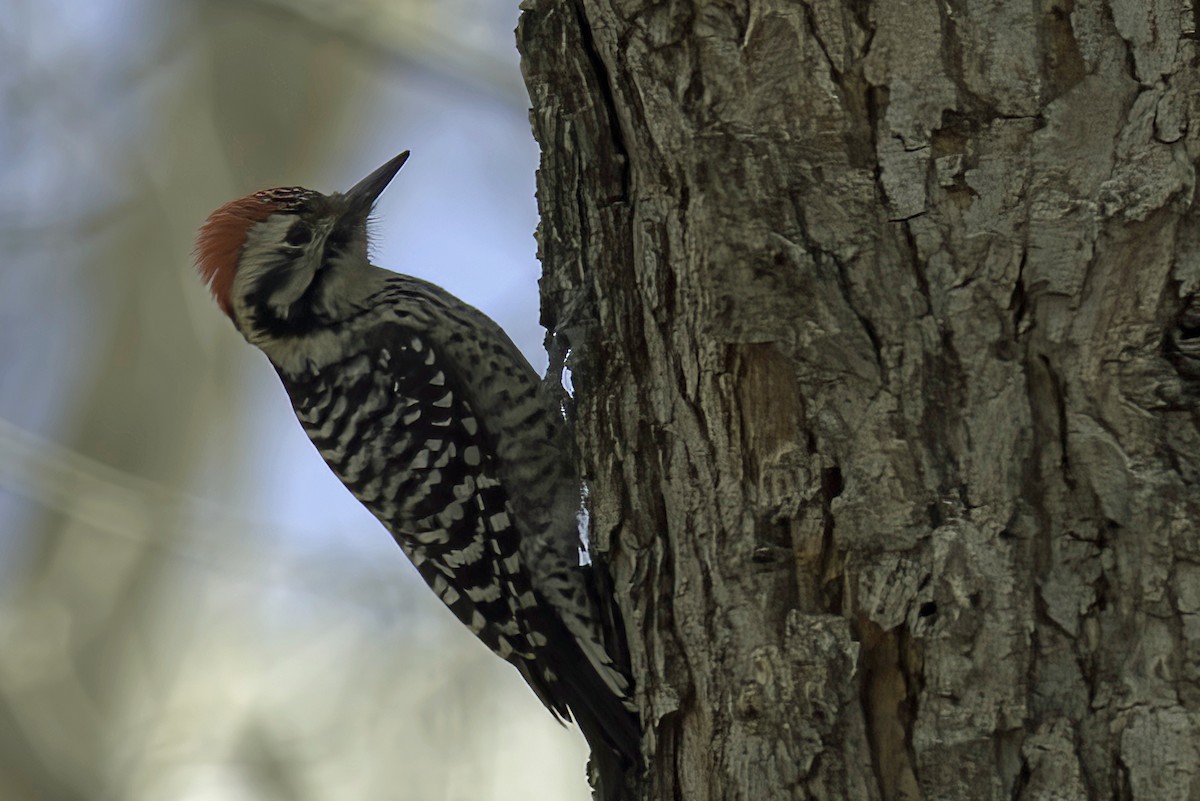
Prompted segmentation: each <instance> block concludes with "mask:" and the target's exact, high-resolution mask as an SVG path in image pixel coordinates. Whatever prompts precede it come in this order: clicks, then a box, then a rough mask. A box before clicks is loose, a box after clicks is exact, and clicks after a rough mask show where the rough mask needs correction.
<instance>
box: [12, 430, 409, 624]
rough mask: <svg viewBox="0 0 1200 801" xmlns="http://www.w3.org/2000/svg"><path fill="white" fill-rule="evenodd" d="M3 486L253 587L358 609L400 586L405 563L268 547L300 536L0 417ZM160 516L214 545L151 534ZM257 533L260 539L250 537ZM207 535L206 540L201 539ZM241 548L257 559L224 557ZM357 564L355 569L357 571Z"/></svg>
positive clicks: (65, 514)
mask: <svg viewBox="0 0 1200 801" xmlns="http://www.w3.org/2000/svg"><path fill="white" fill-rule="evenodd" d="M0 489H7V490H10V491H12V492H15V493H17V494H19V495H21V496H23V497H26V498H29V499H30V500H32V501H34V502H36V503H38V504H40V505H42V506H44V507H46V508H47V509H51V510H53V511H55V512H57V513H58V514H60V515H62V516H63V517H64V518H66V519H69V520H76V521H79V522H80V523H83V524H85V525H86V526H87V527H88V528H90V529H92V530H97V531H100V532H103V533H104V534H105V535H107V536H112V537H118V538H120V539H123V540H127V541H130V542H133V543H136V544H138V545H142V546H144V547H147V548H155V549H157V550H159V551H161V552H163V553H166V554H169V555H170V556H171V557H172V558H175V559H178V560H180V561H186V562H189V563H192V564H194V565H197V566H199V567H202V568H205V569H208V570H212V571H216V572H219V573H221V574H224V575H226V576H233V577H237V578H240V579H243V580H245V581H247V582H248V583H252V584H255V585H257V586H266V585H268V584H287V585H289V586H299V587H303V588H304V590H305V591H306V592H310V593H313V594H316V595H319V596H322V597H326V598H336V599H339V600H341V601H344V602H346V603H348V604H352V605H354V606H357V607H362V608H378V607H379V606H380V605H381V601H383V600H386V599H387V597H388V593H387V590H389V588H390V590H391V591H392V592H397V591H400V590H399V589H398V585H404V588H405V589H408V588H409V585H411V586H412V587H414V588H416V589H417V590H418V591H419V590H420V587H419V586H418V585H417V584H416V582H411V581H404V579H403V578H402V576H403V575H404V571H403V569H402V562H401V560H400V559H399V558H397V560H396V562H395V563H390V562H389V563H379V562H369V563H364V564H361V565H352V564H350V563H347V564H341V565H339V566H338V569H337V570H330V568H329V564H328V557H327V555H321V554H318V555H312V556H308V555H305V554H303V553H300V554H297V553H296V552H295V551H292V550H289V549H287V548H284V547H277V546H274V547H273V546H272V544H271V543H272V542H279V541H284V540H287V539H292V540H295V539H299V538H301V537H302V535H299V534H298V533H297V532H295V531H285V530H283V529H280V528H279V527H278V526H273V525H272V524H270V523H268V522H265V521H262V520H256V519H253V518H251V517H248V516H240V515H237V514H231V513H230V512H228V511H227V510H225V509H223V508H221V507H219V506H218V505H217V504H215V503H213V502H211V501H207V500H205V499H204V498H200V497H197V496H195V495H190V494H188V493H185V492H180V491H179V490H175V489H172V488H170V487H168V486H166V485H164V484H161V483H159V482H156V481H152V480H150V479H147V478H144V477H141V476H137V475H133V474H131V473H127V472H125V471H123V470H118V469H116V468H114V467H111V466H109V465H106V464H103V463H101V462H99V461H97V460H95V459H91V458H89V457H87V456H84V455H82V454H80V453H77V452H75V451H73V450H71V449H69V448H65V447H63V446H61V445H58V444H55V443H53V442H50V441H48V440H45V439H42V438H41V437H38V436H36V435H35V434H32V433H30V432H28V431H25V430H23V429H21V428H19V427H17V426H15V425H13V424H12V423H11V422H9V421H8V420H5V419H3V418H0ZM164 514H167V515H170V516H173V517H174V518H175V519H178V520H180V521H181V522H182V523H183V524H184V525H185V526H186V528H187V529H188V530H189V531H190V532H192V533H191V534H190V535H189V542H192V543H197V544H199V543H202V542H204V540H205V539H209V540H211V543H212V545H213V548H212V549H211V550H209V549H191V548H181V547H179V546H178V545H177V544H173V543H172V541H164V540H163V539H162V538H160V537H158V536H156V535H155V534H154V533H153V532H151V531H150V530H149V529H150V521H153V520H156V519H162V516H163V515H164ZM247 532H257V534H258V536H247ZM206 535H207V536H206ZM229 535H236V540H237V541H238V542H240V543H242V544H243V545H246V544H248V543H253V547H254V549H255V551H256V555H255V558H251V559H248V558H246V552H245V550H240V551H239V552H238V553H236V554H231V553H230V552H229V548H228V544H229V542H230V541H231V539H232V538H231V536H229ZM355 567H359V568H360V569H359V570H356V569H354V568H355Z"/></svg>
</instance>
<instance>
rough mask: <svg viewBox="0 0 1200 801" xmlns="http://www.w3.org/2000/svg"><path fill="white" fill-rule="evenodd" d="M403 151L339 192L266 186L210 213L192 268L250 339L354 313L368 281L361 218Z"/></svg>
mask: <svg viewBox="0 0 1200 801" xmlns="http://www.w3.org/2000/svg"><path fill="white" fill-rule="evenodd" d="M407 159H408V151H407V150H406V151H404V152H403V153H401V154H400V155H399V156H396V157H395V158H394V159H392V160H391V161H389V162H388V163H387V164H384V165H383V166H382V167H380V168H379V169H377V170H375V172H373V173H371V174H370V175H368V176H367V177H366V178H364V179H363V180H361V181H359V182H358V183H357V184H355V185H354V188H352V189H351V190H350V191H348V192H346V193H344V194H343V193H334V194H331V195H322V194H321V193H320V192H314V191H312V190H310V189H303V188H300V187H286V188H281V189H266V190H263V191H261V192H255V193H254V194H252V195H247V196H246V197H244V198H241V199H239V200H234V201H232V202H229V203H226V204H225V205H224V206H222V207H221V208H219V209H217V210H216V211H214V212H213V213H212V214H210V215H209V217H208V220H207V221H206V222H205V223H204V226H203V227H202V228H201V229H200V233H199V235H198V236H197V237H196V251H195V255H196V267H197V269H198V270H199V271H200V275H201V276H202V277H203V278H204V280H205V282H206V283H208V285H209V287H210V288H211V290H212V293H213V297H214V298H216V300H217V303H218V304H219V305H220V307H221V310H222V311H224V312H225V313H226V314H227V315H229V318H230V319H231V320H233V324H234V325H235V326H237V328H238V330H239V331H241V332H242V334H243V335H244V336H245V337H246V338H247V339H248V340H250V341H251V342H253V343H255V344H260V345H261V344H263V342H265V341H267V340H277V339H281V338H285V337H288V336H294V335H302V334H305V333H308V332H309V331H311V330H314V329H316V328H319V327H321V326H326V325H329V324H330V323H333V322H337V321H338V320H341V319H344V318H345V317H346V316H348V315H349V314H351V313H353V312H354V310H355V308H356V304H357V302H358V301H361V300H363V299H364V296H365V295H366V294H368V293H369V291H370V289H371V288H372V286H373V284H372V280H371V279H372V273H373V268H371V267H370V265H369V262H368V260H367V219H368V217H369V216H370V214H371V209H372V208H373V207H374V205H375V200H376V199H377V198H378V197H379V195H380V194H382V193H383V190H384V188H386V187H387V185H388V184H389V183H390V182H391V180H392V178H394V177H395V175H396V173H397V172H399V171H400V168H401V167H402V166H404V162H405V161H406V160H407Z"/></svg>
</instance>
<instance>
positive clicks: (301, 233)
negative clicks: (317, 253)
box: [283, 220, 312, 245]
mask: <svg viewBox="0 0 1200 801" xmlns="http://www.w3.org/2000/svg"><path fill="white" fill-rule="evenodd" d="M283 241H284V242H287V243H288V244H289V245H307V244H308V243H309V242H311V241H312V229H311V228H309V227H308V223H306V222H304V220H296V221H295V222H294V223H292V227H291V228H289V229H288V232H287V236H285V237H284V238H283Z"/></svg>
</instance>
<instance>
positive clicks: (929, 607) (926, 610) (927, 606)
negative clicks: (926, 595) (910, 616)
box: [917, 601, 938, 617]
mask: <svg viewBox="0 0 1200 801" xmlns="http://www.w3.org/2000/svg"><path fill="white" fill-rule="evenodd" d="M937 611H938V610H937V604H936V603H934V602H933V601H926V602H925V603H923V604H921V608H920V609H918V610H917V617H933V616H934V615H936V614H937Z"/></svg>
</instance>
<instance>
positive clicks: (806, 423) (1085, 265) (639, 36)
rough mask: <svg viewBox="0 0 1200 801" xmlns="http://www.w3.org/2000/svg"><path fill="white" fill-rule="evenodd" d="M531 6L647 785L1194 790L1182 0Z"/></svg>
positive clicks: (888, 800) (1191, 413)
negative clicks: (641, 728) (643, 733)
mask: <svg viewBox="0 0 1200 801" xmlns="http://www.w3.org/2000/svg"><path fill="white" fill-rule="evenodd" d="M524 8H525V12H524V14H523V17H522V20H521V25H520V27H519V29H518V40H519V44H520V48H521V50H522V53H523V58H524V69H525V74H526V81H527V84H528V87H529V90H530V95H531V98H532V103H533V112H532V121H533V128H534V132H535V134H536V136H537V138H538V140H539V141H540V143H541V146H542V164H541V171H540V176H539V182H538V186H539V197H540V203H541V210H542V225H541V229H540V244H541V257H542V260H543V263H544V267H545V278H544V279H543V283H542V291H543V306H544V323H545V324H546V326H547V328H548V329H549V330H550V332H551V337H550V339H551V353H552V360H551V374H553V375H557V370H558V368H559V367H561V366H562V364H563V359H564V358H565V359H566V365H567V366H568V367H569V368H570V369H571V371H572V377H573V386H574V390H575V395H574V407H573V418H574V424H575V427H576V431H577V435H578V442H579V446H580V452H581V458H582V463H583V466H584V472H585V474H586V477H587V482H588V487H589V491H590V495H589V497H590V503H591V522H592V538H593V545H594V547H595V549H596V550H597V551H598V552H599V553H600V554H601V555H602V556H603V557H604V559H605V560H606V561H607V564H608V565H609V569H610V570H611V572H612V573H613V576H614V584H615V588H616V600H617V603H618V605H619V607H620V609H621V611H622V613H623V615H624V620H625V624H626V628H627V630H628V635H629V642H630V649H631V654H632V662H633V669H634V674H635V676H636V679H637V682H638V689H639V700H640V703H641V706H642V715H643V725H644V727H645V731H646V738H645V743H644V747H645V753H646V758H647V764H648V766H649V767H648V774H647V777H646V779H645V781H644V783H643V785H644V786H643V787H642V788H641V789H640V792H639V793H631V794H630V797H631V798H634V797H637V798H642V799H654V800H655V801H667V800H668V799H686V800H687V801H707V800H709V799H712V800H713V801H718V800H722V801H723V800H724V799H753V801H766V800H767V799H799V798H814V799H815V798H820V799H883V801H894V800H896V799H918V798H920V799H948V800H960V799H961V800H963V801H965V800H966V799H971V800H972V801H974V800H975V799H1003V800H1004V801H1009V800H1010V799H1019V800H1022V799H1030V800H1032V799H1063V800H1064V801H1065V800H1066V799H1147V800H1149V799H1155V800H1156V801H1157V800H1158V799H1172V800H1173V799H1179V801H1185V800H1187V799H1191V800H1193V801H1194V800H1195V799H1200V536H1198V534H1197V529H1198V525H1200V523H1198V522H1197V521H1198V520H1200V489H1198V488H1197V487H1198V480H1200V411H1198V410H1200V300H1198V299H1197V293H1198V292H1200V225H1198V222H1200V220H1198V217H1200V214H1198V211H1197V204H1196V203H1195V202H1194V201H1195V199H1196V186H1195V173H1196V165H1197V163H1198V161H1200V74H1198V70H1197V66H1196V65H1197V56H1198V54H1197V38H1196V21H1197V11H1196V10H1195V7H1194V6H1192V5H1191V4H1188V5H1184V2H1183V0H1180V2H1172V1H1171V0H1109V2H1107V3H1101V2H1098V1H1097V0H1078V1H1077V2H1074V1H1073V0H1038V2H1034V3H1010V2H1003V0H993V1H992V2H984V1H983V0H980V1H978V2H977V1H976V0H877V1H876V2H870V0H808V2H783V0H748V1H745V2H733V1H732V0H709V1H707V2H703V3H680V2H656V3H652V2H647V0H527V2H526V3H525V5H524Z"/></svg>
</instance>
